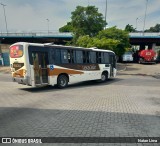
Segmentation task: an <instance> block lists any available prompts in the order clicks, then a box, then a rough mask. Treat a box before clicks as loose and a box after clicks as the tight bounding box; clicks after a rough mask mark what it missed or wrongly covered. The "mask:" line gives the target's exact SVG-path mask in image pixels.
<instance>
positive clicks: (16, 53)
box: [10, 45, 23, 58]
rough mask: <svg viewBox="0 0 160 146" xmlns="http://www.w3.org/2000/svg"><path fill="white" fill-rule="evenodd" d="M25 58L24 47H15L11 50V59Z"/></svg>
mask: <svg viewBox="0 0 160 146" xmlns="http://www.w3.org/2000/svg"><path fill="white" fill-rule="evenodd" d="M22 56H23V46H22V45H15V46H12V47H11V48H10V57H11V58H19V57H22Z"/></svg>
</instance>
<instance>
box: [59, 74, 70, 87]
mask: <svg viewBox="0 0 160 146" xmlns="http://www.w3.org/2000/svg"><path fill="white" fill-rule="evenodd" d="M57 86H58V88H61V89H62V88H65V87H67V86H68V78H67V76H66V75H59V77H58V79H57Z"/></svg>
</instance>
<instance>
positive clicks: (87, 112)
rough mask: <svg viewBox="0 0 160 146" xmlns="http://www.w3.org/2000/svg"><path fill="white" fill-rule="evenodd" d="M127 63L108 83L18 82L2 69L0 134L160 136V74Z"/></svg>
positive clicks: (0, 78) (8, 135)
mask: <svg viewBox="0 0 160 146" xmlns="http://www.w3.org/2000/svg"><path fill="white" fill-rule="evenodd" d="M150 67H152V66H150ZM127 68H128V70H127V71H125V72H121V73H120V74H119V75H118V76H117V78H116V79H111V80H109V81H108V82H106V83H96V82H83V83H79V84H74V85H70V86H69V87H68V88H66V89H63V90H60V89H57V88H56V87H45V88H31V87H27V86H25V85H19V84H17V83H13V82H11V80H10V75H9V74H3V73H0V137H1V136H6V137H10V136H13V137H15V136H21V137H22V136H30V137H31V136H37V137H42V136H44V137H49V136H51V137H54V136H55V137H71V136H72V137H76V136H77V137H79V136H81V137H127V136H128V137H140V136H141V137H155V136H156V137H157V136H159V137H160V79H156V78H154V77H152V76H149V75H143V74H137V73H136V72H135V74H134V70H133V68H135V67H134V66H132V65H130V64H129V65H128V66H127ZM156 68H157V66H156ZM129 69H130V70H129ZM128 71H132V73H128ZM52 145H53V144H52ZM64 145H66V144H64ZM68 145H70V144H68ZM72 145H74V144H72ZM83 145H85V144H83ZM88 145H97V144H88ZM99 145H103V144H99ZM104 145H107V144H104ZM110 145H111V144H110ZM112 145H114V144H112ZM116 145H118V144H116ZM119 145H125V144H119ZM126 145H127V146H128V145H135V144H126ZM138 145H143V144H138ZM148 145H152V144H148ZM153 145H156V144H153ZM157 145H158V144H157Z"/></svg>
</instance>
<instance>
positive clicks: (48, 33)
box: [46, 19, 49, 35]
mask: <svg viewBox="0 0 160 146" xmlns="http://www.w3.org/2000/svg"><path fill="white" fill-rule="evenodd" d="M46 20H47V26H48V35H49V19H46Z"/></svg>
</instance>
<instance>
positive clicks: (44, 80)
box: [32, 52, 48, 85]
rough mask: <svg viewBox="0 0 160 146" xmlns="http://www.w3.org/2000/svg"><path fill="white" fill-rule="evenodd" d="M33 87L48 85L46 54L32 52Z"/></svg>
mask: <svg viewBox="0 0 160 146" xmlns="http://www.w3.org/2000/svg"><path fill="white" fill-rule="evenodd" d="M32 59H33V74H34V82H35V85H42V84H48V71H47V64H48V54H47V52H32Z"/></svg>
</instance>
